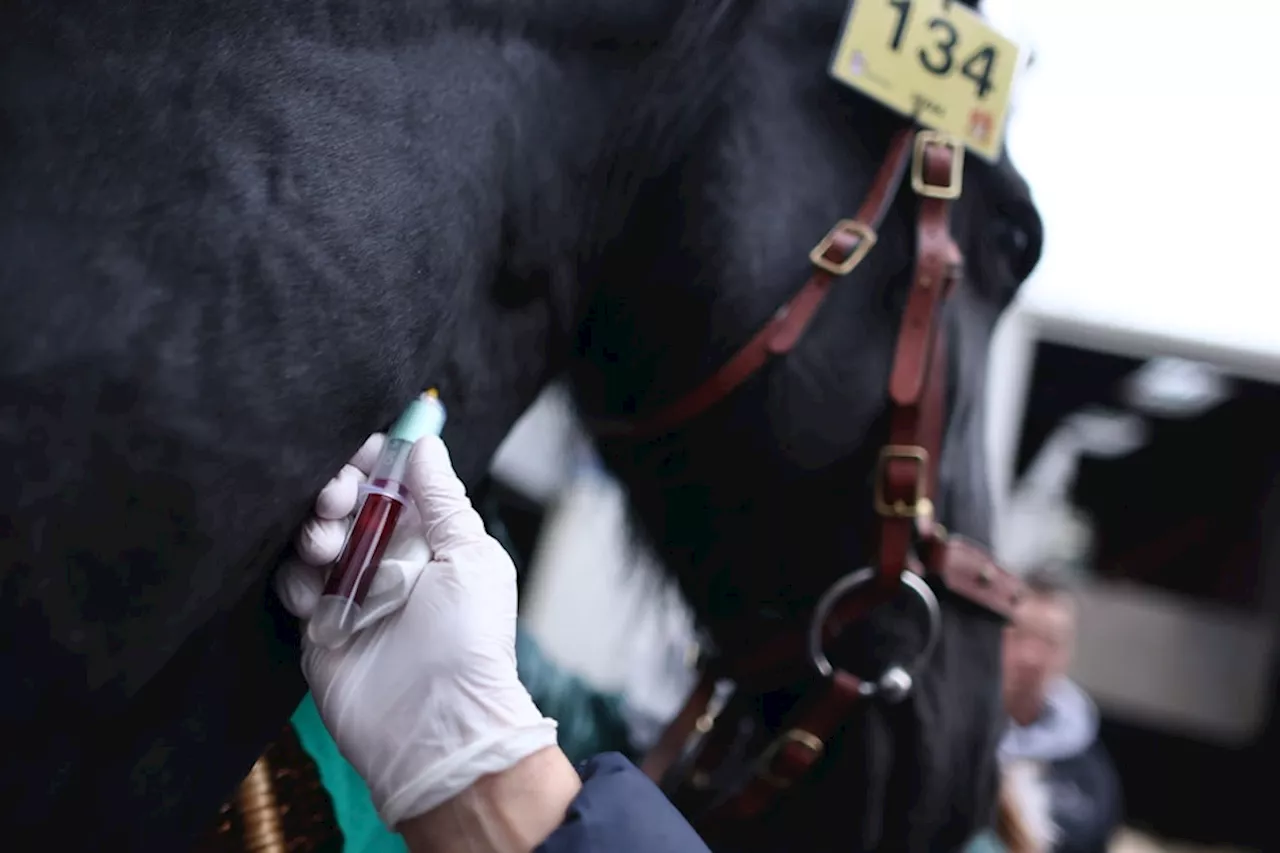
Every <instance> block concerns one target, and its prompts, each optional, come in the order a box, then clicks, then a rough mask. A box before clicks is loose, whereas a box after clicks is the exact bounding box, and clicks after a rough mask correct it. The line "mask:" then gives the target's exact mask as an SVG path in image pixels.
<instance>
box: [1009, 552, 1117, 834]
mask: <svg viewBox="0 0 1280 853" xmlns="http://www.w3.org/2000/svg"><path fill="white" fill-rule="evenodd" d="M1024 580H1025V582H1026V586H1027V593H1026V595H1025V596H1024V598H1023V600H1022V602H1021V603H1020V604H1019V605H1018V608H1017V610H1016V612H1015V613H1014V618H1013V621H1012V622H1011V623H1010V625H1009V627H1008V628H1007V629H1006V630H1005V637H1004V703H1005V708H1006V710H1007V711H1008V713H1009V717H1010V725H1009V730H1008V732H1007V733H1006V734H1005V737H1004V739H1003V740H1002V741H1001V743H1000V758H1001V762H1002V764H1003V765H1004V766H1006V767H1008V768H1011V769H1012V768H1023V769H1026V766H1027V765H1030V768H1029V769H1031V770H1033V771H1034V772H1035V776H1037V777H1038V779H1039V782H1038V784H1039V786H1040V787H1041V788H1042V791H1043V795H1044V800H1045V802H1046V805H1047V807H1048V817H1049V818H1050V820H1051V821H1052V823H1053V825H1054V827H1055V830H1054V835H1055V841H1054V843H1053V846H1052V848H1051V849H1052V850H1053V851H1055V853H1094V851H1097V852H1098V853H1102V851H1105V850H1106V849H1107V844H1108V841H1109V840H1110V838H1111V836H1112V834H1113V833H1114V832H1115V831H1116V829H1118V828H1119V826H1120V822H1121V819H1122V816H1123V794H1122V792H1121V789H1120V781H1119V777H1118V776H1117V774H1116V771H1115V768H1114V767H1113V765H1112V763H1111V759H1110V757H1109V756H1108V755H1107V752H1106V749H1105V747H1104V746H1103V745H1102V742H1101V741H1100V740H1098V723H1099V717H1098V709H1097V706H1096V705H1095V704H1094V703H1093V700H1092V699H1090V698H1089V696H1088V695H1087V694H1086V693H1085V692H1084V690H1082V689H1081V688H1080V686H1079V685H1077V684H1076V683H1075V682H1073V681H1072V680H1071V679H1070V678H1068V677H1067V672H1068V670H1069V669H1070V667H1071V662H1072V658H1073V656H1074V653H1075V642H1076V630H1077V627H1078V619H1079V607H1080V602H1079V600H1078V598H1077V597H1076V595H1075V592H1074V590H1073V588H1072V586H1071V584H1070V582H1069V580H1068V579H1067V576H1066V575H1065V574H1064V573H1061V572H1058V571H1056V570H1053V569H1051V568H1038V569H1036V570H1033V571H1031V572H1029V573H1028V574H1027V575H1026V576H1025V578H1024Z"/></svg>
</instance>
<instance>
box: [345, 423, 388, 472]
mask: <svg viewBox="0 0 1280 853" xmlns="http://www.w3.org/2000/svg"><path fill="white" fill-rule="evenodd" d="M386 443H387V436H386V434H385V433H381V432H375V433H374V434H373V435H371V436H369V437H368V438H366V439H365V440H364V444H362V445H360V449H359V450H357V451H356V455H355V456H352V457H351V461H350V462H348V463H347V464H348V465H351V466H354V467H355V468H356V470H358V471H359V472H360V473H361V474H363V475H364V476H365V477H367V476H369V472H370V471H372V470H373V464H374V463H375V462H377V461H378V457H379V456H381V455H382V446H383V445H384V444H386ZM361 479H364V477H361Z"/></svg>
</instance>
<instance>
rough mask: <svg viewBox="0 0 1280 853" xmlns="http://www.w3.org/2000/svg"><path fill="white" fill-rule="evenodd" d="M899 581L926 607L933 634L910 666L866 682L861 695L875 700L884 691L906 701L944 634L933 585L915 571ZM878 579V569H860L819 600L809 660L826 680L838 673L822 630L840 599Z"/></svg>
mask: <svg viewBox="0 0 1280 853" xmlns="http://www.w3.org/2000/svg"><path fill="white" fill-rule="evenodd" d="M899 577H901V579H902V585H903V586H905V587H907V589H909V590H911V591H912V592H914V593H915V594H916V596H917V597H918V598H919V599H920V602H921V603H922V604H923V605H924V609H925V611H926V612H927V614H928V618H929V632H928V634H927V636H926V637H925V643H924V648H922V649H921V650H920V653H919V654H917V655H916V656H915V659H914V660H912V661H911V663H910V664H909V665H908V666H906V667H901V666H891V667H889V668H888V669H887V670H885V672H884V673H882V674H881V675H880V677H879V678H877V679H875V680H874V681H864V682H862V687H861V692H862V695H864V696H874V695H876V694H877V693H880V692H882V691H883V692H885V693H887V694H896V695H891V696H889V697H888V698H902V697H903V696H905V695H906V694H907V693H909V692H910V691H911V686H912V683H913V680H914V677H915V676H916V675H917V674H918V673H919V671H920V670H921V669H922V668H923V667H924V665H925V664H926V663H928V661H929V658H930V657H932V656H933V649H934V647H935V646H936V645H937V644H938V637H939V635H940V634H941V633H942V611H941V610H940V609H939V607H938V599H937V598H936V597H935V596H934V594H933V590H932V589H930V588H929V584H927V583H925V580H924V578H922V577H920V576H919V575H918V574H916V573H915V572H912V571H904V572H903V573H902V574H901V575H900V576H899ZM875 578H876V570H875V569H874V568H872V567H870V566H868V567H866V568H863V569H858V570H857V571H855V572H850V573H849V574H847V575H845V576H844V577H842V578H841V579H840V580H838V581H836V582H835V583H834V584H832V585H831V587H830V588H829V589H827V591H826V592H824V593H823V594H822V598H820V599H818V603H817V605H816V606H815V607H814V609H813V620H812V621H811V622H810V623H809V656H810V657H811V658H812V659H813V665H814V667H815V668H816V669H817V670H818V673H819V674H820V675H822V676H823V677H824V678H829V677H830V676H831V674H832V673H833V672H835V668H834V667H833V666H832V665H831V661H830V660H829V659H828V658H827V654H826V652H825V651H823V649H822V628H823V626H824V625H825V624H826V622H827V617H829V616H830V615H831V610H832V608H834V607H835V606H836V603H837V602H839V601H840V599H842V598H844V597H845V596H846V595H848V594H849V593H851V592H853V591H855V590H857V589H858V588H859V587H862V586H866V585H867V584H868V583H871V582H872V581H873V580H875Z"/></svg>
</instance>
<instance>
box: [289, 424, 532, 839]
mask: <svg viewBox="0 0 1280 853" xmlns="http://www.w3.org/2000/svg"><path fill="white" fill-rule="evenodd" d="M405 485H406V487H407V488H408V490H409V493H410V496H411V497H412V499H413V501H414V503H415V505H416V507H417V510H418V513H419V515H420V518H421V522H422V535H423V537H424V538H425V540H426V544H427V546H428V549H429V551H430V553H431V559H430V561H429V562H428V563H427V564H426V566H425V568H424V569H423V571H422V574H421V576H420V577H419V578H418V580H417V583H415V584H414V585H413V586H412V591H411V592H410V593H409V597H408V600H407V601H406V602H405V603H404V605H403V606H402V607H401V608H399V609H398V610H397V611H395V612H392V613H389V614H388V615H386V616H384V617H383V618H382V619H380V620H379V621H378V622H376V623H374V624H371V625H369V626H368V627H366V628H364V629H362V630H361V631H359V632H358V633H357V634H356V635H355V636H354V637H352V638H351V640H350V641H349V642H347V643H345V644H343V645H341V646H340V647H338V648H326V647H323V646H320V645H317V644H315V643H310V642H307V643H305V644H304V653H303V671H304V673H305V674H306V677H307V681H308V683H309V684H310V685H311V689H312V692H313V694H314V696H315V699H316V705H317V707H318V708H319V710H320V715H321V717H322V718H323V719H324V721H325V725H326V726H327V727H328V728H329V730H330V731H331V732H332V734H333V736H334V740H335V741H336V742H337V744H338V746H339V748H340V749H341V750H342V753H343V755H344V756H346V758H347V760H348V761H350V762H351V764H352V766H354V767H355V768H356V770H357V771H358V772H359V773H360V775H361V776H362V777H363V778H364V779H365V781H366V782H368V784H369V789H370V792H371V793H372V794H373V798H374V802H375V803H376V804H377V805H378V809H379V812H380V813H381V815H382V818H383V820H384V821H386V823H387V825H389V826H395V825H396V824H398V823H400V822H401V821H403V820H405V819H406V818H409V817H412V816H415V815H418V814H422V813H424V812H427V811H430V810H431V809H433V808H435V807H436V806H438V805H440V804H441V803H443V802H445V801H446V800H448V799H451V798H452V797H454V796H456V795H457V794H459V793H461V792H462V791H463V790H465V789H466V788H469V787H470V786H471V785H473V784H475V782H476V781H477V780H478V779H479V778H480V777H481V776H486V775H488V774H491V773H498V772H501V771H503V770H507V769H510V768H511V767H514V766H515V765H516V764H517V763H519V762H520V761H521V760H523V759H524V758H526V757H528V756H529V755H532V754H533V753H535V752H537V751H539V750H541V749H544V748H546V747H549V746H553V745H554V744H555V742H556V735H555V733H556V725H555V722H554V721H553V720H549V719H546V718H544V717H543V716H542V714H541V713H540V712H539V711H538V709H537V707H536V706H535V705H534V703H533V700H532V699H531V698H530V696H529V693H528V691H527V690H526V689H525V688H524V685H522V684H521V683H520V680H519V678H518V677H517V674H516V660H515V629H516V610H517V602H516V584H515V568H514V566H513V565H512V563H511V558H510V557H509V556H508V555H507V553H506V551H504V550H503V549H502V546H501V545H499V544H498V543H497V541H496V540H494V539H493V538H492V537H490V536H489V535H488V534H487V533H485V530H484V523H483V521H482V520H481V519H480V516H479V515H478V514H477V513H476V511H475V510H474V509H473V508H472V507H471V503H470V501H469V500H468V499H467V496H466V490H465V488H464V487H463V485H462V482H461V481H460V480H459V479H458V477H457V475H456V474H455V473H454V471H453V466H452V464H451V463H450V461H449V454H448V451H447V450H446V449H445V446H444V443H443V442H441V441H440V439H438V438H435V437H433V436H432V437H427V438H424V439H422V440H421V441H419V442H418V444H417V445H416V446H415V447H414V449H413V454H412V455H411V457H410V461H409V471H408V474H407V477H406V482H405Z"/></svg>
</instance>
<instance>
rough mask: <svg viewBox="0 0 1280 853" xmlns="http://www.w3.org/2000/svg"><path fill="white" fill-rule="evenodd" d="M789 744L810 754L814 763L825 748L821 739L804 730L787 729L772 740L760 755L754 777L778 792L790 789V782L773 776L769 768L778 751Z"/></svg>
mask: <svg viewBox="0 0 1280 853" xmlns="http://www.w3.org/2000/svg"><path fill="white" fill-rule="evenodd" d="M789 743H798V744H800V745H801V746H803V747H804V748H805V749H807V750H809V751H810V752H812V753H813V757H814V760H815V761H816V760H817V759H818V758H820V757H821V756H822V751H823V750H824V749H825V748H826V745H825V744H823V742H822V738H820V737H818V736H817V735H815V734H813V733H812V732H806V731H805V730H804V729H788V730H787V733H786V734H784V735H783V736H782V737H779V738H774V739H773V742H772V743H770V744H769V745H768V746H767V747H766V748H765V751H764V752H762V753H761V754H760V761H759V764H758V767H759V769H758V770H757V771H756V776H758V777H759V778H760V779H762V780H764V781H765V782H768V783H769V784H770V785H772V786H773V787H775V788H777V789H778V790H780V791H784V790H786V789H787V788H790V787H791V783H792V780H791V779H784V778H783V777H781V776H777V775H775V774H774V773H773V772H772V771H771V769H770V768H772V767H773V759H774V758H776V757H777V755H778V751H779V750H780V749H782V748H783V747H784V746H786V745H787V744H789Z"/></svg>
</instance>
